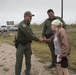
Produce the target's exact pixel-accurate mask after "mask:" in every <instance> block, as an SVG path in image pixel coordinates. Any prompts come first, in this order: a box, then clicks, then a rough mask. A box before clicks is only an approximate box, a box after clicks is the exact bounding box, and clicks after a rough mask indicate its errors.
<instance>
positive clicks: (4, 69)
mask: <svg viewBox="0 0 76 75" xmlns="http://www.w3.org/2000/svg"><path fill="white" fill-rule="evenodd" d="M15 53H16V49H15V48H14V47H13V46H11V45H9V44H6V43H3V44H1V45H0V75H15V73H14V72H15V69H14V68H15V59H16V58H15ZM38 60H39V59H38V58H36V57H35V56H34V55H32V67H31V75H51V74H49V72H48V71H46V70H45V69H44V65H43V64H42V63H40V62H39V61H38ZM24 62H25V60H23V66H22V72H21V75H24V70H25V64H24Z"/></svg>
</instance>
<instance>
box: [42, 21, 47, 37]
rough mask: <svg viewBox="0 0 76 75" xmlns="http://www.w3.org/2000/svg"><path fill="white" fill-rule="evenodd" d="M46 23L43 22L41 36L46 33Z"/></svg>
mask: <svg viewBox="0 0 76 75" xmlns="http://www.w3.org/2000/svg"><path fill="white" fill-rule="evenodd" d="M46 28H47V27H46V23H45V22H44V26H43V31H42V37H44V36H45V33H46Z"/></svg>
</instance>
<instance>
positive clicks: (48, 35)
mask: <svg viewBox="0 0 76 75" xmlns="http://www.w3.org/2000/svg"><path fill="white" fill-rule="evenodd" d="M52 35H53V34H45V36H46V38H50V37H51V36H52Z"/></svg>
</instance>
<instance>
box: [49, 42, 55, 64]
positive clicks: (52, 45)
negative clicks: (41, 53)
mask: <svg viewBox="0 0 76 75" xmlns="http://www.w3.org/2000/svg"><path fill="white" fill-rule="evenodd" d="M48 46H49V48H50V52H51V59H52V60H51V61H52V64H55V63H56V55H55V48H54V44H53V43H50V44H48Z"/></svg>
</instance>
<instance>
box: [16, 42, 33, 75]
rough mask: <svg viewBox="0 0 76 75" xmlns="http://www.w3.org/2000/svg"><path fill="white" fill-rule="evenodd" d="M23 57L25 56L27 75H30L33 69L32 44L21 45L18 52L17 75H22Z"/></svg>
mask: <svg viewBox="0 0 76 75" xmlns="http://www.w3.org/2000/svg"><path fill="white" fill-rule="evenodd" d="M23 55H25V65H26V75H30V69H31V55H32V51H31V43H28V44H26V45H21V44H19V46H18V49H17V51H16V65H15V75H20V73H21V69H22V61H23Z"/></svg>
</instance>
